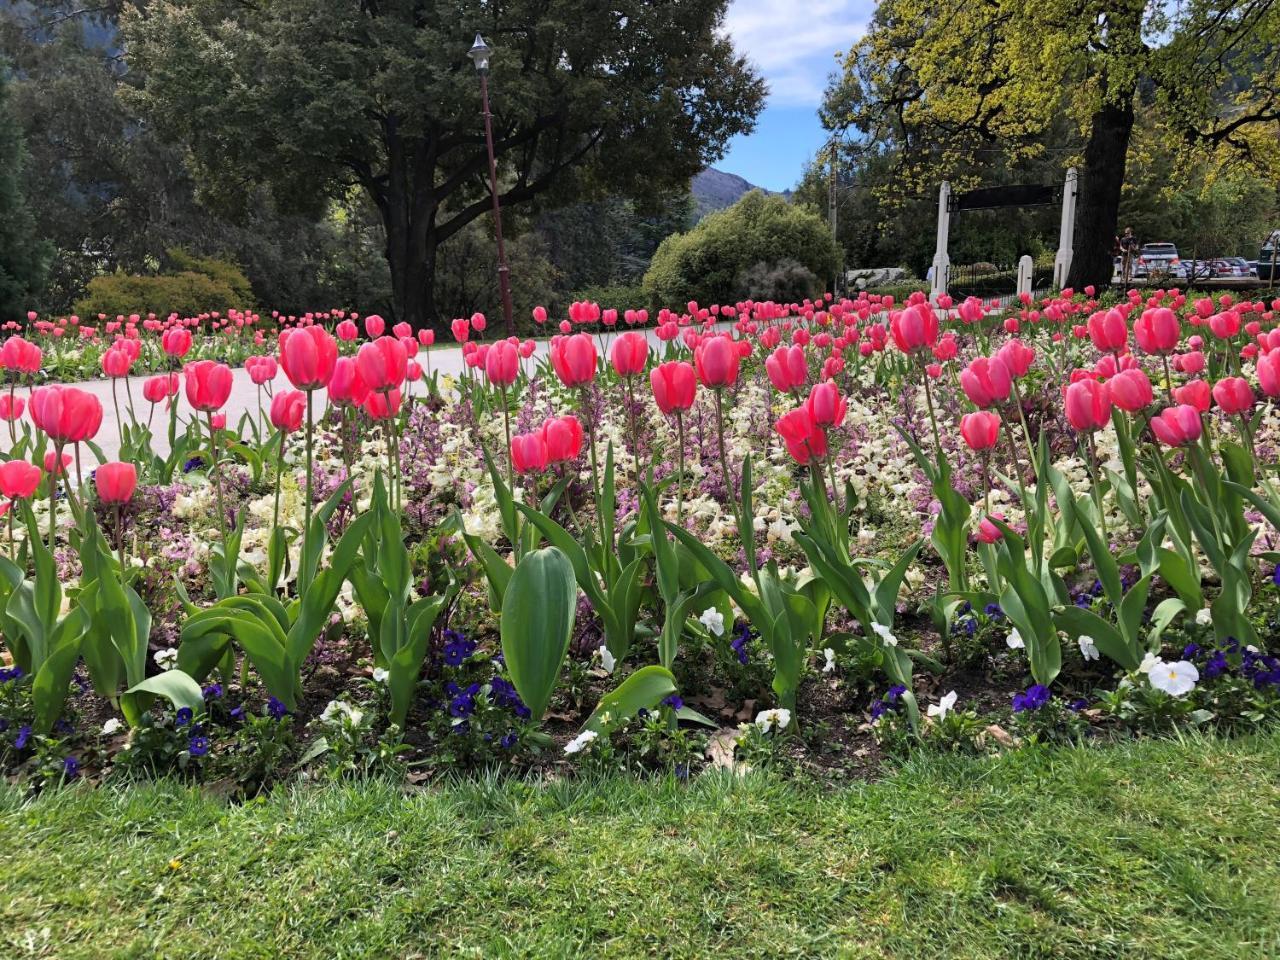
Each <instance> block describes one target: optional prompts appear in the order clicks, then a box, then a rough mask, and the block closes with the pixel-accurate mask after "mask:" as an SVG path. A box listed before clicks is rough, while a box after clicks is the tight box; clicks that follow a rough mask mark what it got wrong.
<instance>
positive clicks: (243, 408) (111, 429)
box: [75, 323, 727, 460]
mask: <svg viewBox="0 0 1280 960" xmlns="http://www.w3.org/2000/svg"><path fill="white" fill-rule="evenodd" d="M717 327H719V328H721V329H724V328H726V327H727V324H725V323H720V324H717ZM645 333H646V335H647V337H648V340H649V345H650V348H651V349H653V350H659V349H661V347H662V345H663V344H662V341H661V340H659V339H658V337H657V335H656V334H655V333H654V331H653V328H649V329H647V330H646V331H645ZM615 336H616V334H612V333H605V334H601V335H599V336H598V337H597V338H596V346H597V349H601V348H602V345H603V350H605V351H607V350H608V348H609V346H610V345H611V344H612V342H613V338H614V337H615ZM490 342H491V341H490ZM537 343H538V346H537V349H536V350H535V352H534V356H533V357H531V358H529V359H528V360H525V361H522V363H523V364H524V365H525V369H526V370H528V369H532V365H533V364H534V363H535V362H536V361H535V358H541V357H545V356H546V355H547V351H548V349H549V347H548V344H549V341H548V340H538V341H537ZM417 359H418V362H419V363H420V364H421V365H422V367H423V370H424V371H425V370H428V369H429V370H430V372H431V373H439V374H441V375H443V374H453V375H455V376H456V375H458V374H460V373H461V372H462V369H463V363H462V348H461V347H459V346H456V345H453V344H450V345H446V346H437V347H433V348H432V349H431V350H430V351H427V350H422V351H419V353H418V357H417ZM234 373H235V381H234V383H233V384H232V387H231V396H230V398H229V399H228V400H227V404H226V406H225V407H223V410H224V412H225V413H226V414H227V424H228V426H231V427H234V426H235V425H236V424H237V423H239V421H240V418H241V417H242V416H243V415H244V414H245V413H250V412H252V413H254V414H256V413H257V411H258V387H257V386H256V385H255V384H254V382H253V381H252V380H250V379H249V372H248V371H247V370H245V369H244V368H243V367H236V368H235V369H234ZM147 376H151V374H148V375H147ZM147 376H139V377H129V378H127V379H128V380H129V389H131V390H132V391H133V404H134V410H135V412H136V413H137V415H138V418H139V419H140V420H142V421H144V422H145V420H146V418H147V414H148V412H149V411H150V404H148V403H147V402H146V401H145V400H144V399H143V398H142V382H143V381H144V380H146V379H147ZM111 383H112V381H110V380H87V381H82V382H80V383H77V384H75V385H76V386H77V387H80V388H81V389H82V390H88V391H89V392H90V393H93V394H96V395H97V397H98V398H99V399H100V400H101V401H102V427H101V428H100V429H99V430H98V435H97V437H95V438H94V440H95V442H96V443H97V444H98V445H99V446H100V447H101V448H102V452H103V453H104V454H105V455H106V457H107V459H108V460H114V459H115V458H116V457H117V455H118V454H119V451H120V444H119V439H118V438H119V427H118V426H117V423H116V410H115V405H114V403H113V402H112V397H111ZM412 387H413V388H414V390H413V392H414V393H417V394H422V393H425V392H426V387H425V386H424V385H423V384H422V382H418V383H415V384H412ZM117 389H118V391H119V397H120V412H121V413H122V414H123V415H124V417H125V418H126V422H127V418H128V416H129V412H128V408H127V406H126V394H125V385H124V382H123V380H122V381H121V382H120V384H119V387H118V388H117ZM289 389H292V385H291V384H290V383H289V379H288V377H286V376H285V375H284V371H283V370H282V371H280V372H279V373H278V374H277V375H276V379H275V380H274V382H273V383H272V390H273V391H274V390H289ZM324 396H325V395H324V394H323V393H321V394H320V397H324ZM269 403H270V401H269V400H268V399H267V398H266V394H265V392H264V393H263V396H262V404H263V407H264V408H265V407H267V406H268V405H269ZM323 409H324V407H323V405H322V406H321V407H320V408H319V409H318V410H317V411H316V413H317V415H318V414H319V412H320V410H323ZM178 410H179V413H180V415H182V416H184V417H185V416H187V415H188V414H189V413H190V412H191V408H190V407H189V406H187V404H186V400H185V395H184V398H183V401H182V403H181V405H180V406H179V407H178ZM166 429H167V420H166V419H165V417H164V416H163V414H162V411H157V412H156V416H155V422H154V424H153V426H152V431H153V433H154V434H155V436H154V437H153V439H152V447H153V449H154V450H155V451H156V453H158V454H160V455H161V456H163V455H165V454H167V453H168V452H169V438H168V435H167V432H166Z"/></svg>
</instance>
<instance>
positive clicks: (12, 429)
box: [8, 381, 18, 451]
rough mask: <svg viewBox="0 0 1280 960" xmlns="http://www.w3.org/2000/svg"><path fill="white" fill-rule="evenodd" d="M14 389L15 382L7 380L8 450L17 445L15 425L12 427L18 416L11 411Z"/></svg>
mask: <svg viewBox="0 0 1280 960" xmlns="http://www.w3.org/2000/svg"><path fill="white" fill-rule="evenodd" d="M15 389H16V384H14V383H13V382H12V381H10V382H9V417H8V419H9V448H10V451H12V449H13V448H14V447H16V446H17V445H18V434H17V432H16V430H15V427H14V422H15V421H16V420H17V419H18V418H17V417H16V416H14V413H13V404H14V396H13V393H14V390H15Z"/></svg>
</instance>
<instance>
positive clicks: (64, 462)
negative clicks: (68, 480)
mask: <svg viewBox="0 0 1280 960" xmlns="http://www.w3.org/2000/svg"><path fill="white" fill-rule="evenodd" d="M59 460H61V462H59ZM69 466H71V454H69V453H64V454H63V455H62V457H61V458H59V457H58V454H57V452H56V451H53V450H50V451H49V452H48V453H46V454H45V455H44V472H45V473H47V474H49V476H51V477H56V476H59V475H61V474H64V473H66V472H67V467H69Z"/></svg>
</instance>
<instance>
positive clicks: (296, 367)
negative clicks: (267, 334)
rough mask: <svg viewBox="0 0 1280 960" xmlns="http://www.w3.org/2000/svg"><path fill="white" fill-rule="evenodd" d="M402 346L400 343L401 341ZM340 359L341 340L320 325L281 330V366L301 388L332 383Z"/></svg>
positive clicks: (292, 381) (317, 387) (314, 388)
mask: <svg viewBox="0 0 1280 960" xmlns="http://www.w3.org/2000/svg"><path fill="white" fill-rule="evenodd" d="M397 346H399V344H397ZM337 362H338V341H336V340H334V339H333V337H331V336H329V334H328V333H326V332H325V329H324V328H323V327H320V326H310V327H297V328H294V329H289V330H284V331H281V333H280V366H282V367H284V375H285V376H286V377H288V378H289V382H290V383H292V384H293V385H294V387H296V388H297V389H299V390H318V389H319V388H321V387H323V386H325V385H327V384H328V383H329V378H330V377H332V376H333V367H334V364H336V363H337Z"/></svg>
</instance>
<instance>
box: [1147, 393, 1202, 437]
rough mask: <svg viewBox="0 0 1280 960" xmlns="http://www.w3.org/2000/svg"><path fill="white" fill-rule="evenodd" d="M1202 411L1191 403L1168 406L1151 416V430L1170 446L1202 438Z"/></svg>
mask: <svg viewBox="0 0 1280 960" xmlns="http://www.w3.org/2000/svg"><path fill="white" fill-rule="evenodd" d="M1201 429H1202V424H1201V422H1200V411H1198V410H1197V409H1196V408H1195V407H1193V406H1191V404H1189V403H1182V404H1179V405H1178V406H1176V407H1167V408H1166V409H1164V410H1161V411H1160V412H1159V413H1158V414H1156V416H1154V417H1152V418H1151V432H1152V433H1154V434H1155V435H1156V439H1157V440H1159V441H1160V442H1161V443H1163V444H1165V445H1166V446H1169V447H1181V446H1185V445H1186V444H1188V443H1194V442H1195V441H1196V440H1199V439H1200V432H1201Z"/></svg>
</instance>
